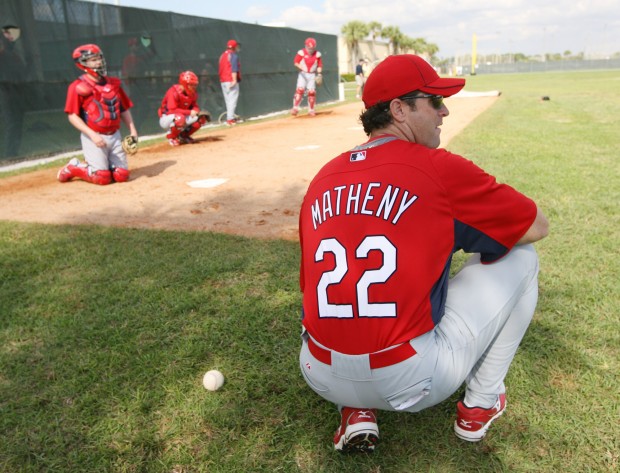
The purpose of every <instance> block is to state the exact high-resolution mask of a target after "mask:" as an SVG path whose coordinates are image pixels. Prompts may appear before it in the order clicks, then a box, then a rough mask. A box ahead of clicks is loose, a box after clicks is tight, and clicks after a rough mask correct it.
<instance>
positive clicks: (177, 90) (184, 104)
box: [157, 84, 200, 117]
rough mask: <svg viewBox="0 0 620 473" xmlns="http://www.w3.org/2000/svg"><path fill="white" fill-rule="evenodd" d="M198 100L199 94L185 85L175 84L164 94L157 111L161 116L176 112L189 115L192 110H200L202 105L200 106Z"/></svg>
mask: <svg viewBox="0 0 620 473" xmlns="http://www.w3.org/2000/svg"><path fill="white" fill-rule="evenodd" d="M197 100H198V94H197V93H196V92H190V91H187V90H185V88H184V87H183V86H181V85H179V84H174V85H173V86H172V87H170V88H169V89H168V91H167V92H166V95H164V98H163V99H162V101H161V105H160V106H159V110H158V111H157V113H158V115H159V116H160V117H161V116H162V115H168V114H175V113H180V114H181V115H189V114H190V113H191V111H192V110H195V111H196V112H199V111H200V107H198V103H197Z"/></svg>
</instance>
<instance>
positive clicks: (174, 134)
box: [166, 126, 183, 140]
mask: <svg viewBox="0 0 620 473" xmlns="http://www.w3.org/2000/svg"><path fill="white" fill-rule="evenodd" d="M182 132H183V128H176V127H174V126H173V127H172V128H170V132H169V133H168V134H167V135H166V138H168V139H169V140H176V139H177V138H178V137H179V135H180V134H181V133H182Z"/></svg>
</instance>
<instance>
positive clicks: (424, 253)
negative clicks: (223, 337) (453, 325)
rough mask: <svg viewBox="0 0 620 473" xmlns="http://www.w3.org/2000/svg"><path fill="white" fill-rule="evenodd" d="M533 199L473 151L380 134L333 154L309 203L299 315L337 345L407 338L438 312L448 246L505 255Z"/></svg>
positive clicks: (325, 341) (370, 347)
mask: <svg viewBox="0 0 620 473" xmlns="http://www.w3.org/2000/svg"><path fill="white" fill-rule="evenodd" d="M535 217H536V205H535V203H534V202H533V201H532V200H531V199H529V198H527V197H526V196H524V195H523V194H521V193H519V192H517V191H516V190H515V189H513V188H512V187H510V186H508V185H506V184H500V183H498V182H497V181H496V180H495V178H494V177H493V176H491V175H489V174H487V173H486V172H484V171H483V170H482V169H480V168H479V167H478V166H476V165H475V164H474V163H472V162H471V161H468V160H467V159H465V158H463V157H461V156H458V155H455V154H452V153H449V152H448V151H446V150H444V149H430V148H427V147H425V146H422V145H419V144H416V143H410V142H407V141H403V140H399V139H396V137H393V136H389V135H383V136H382V137H379V138H374V139H371V140H370V141H369V142H368V143H366V144H365V145H362V146H359V147H357V148H355V149H354V150H352V151H349V152H346V153H343V154H341V155H340V156H338V157H337V158H335V159H334V160H332V161H330V162H329V163H327V164H326V165H325V166H324V167H323V168H322V169H321V170H320V171H319V173H318V174H317V176H316V177H315V178H314V179H313V180H312V182H311V183H310V186H309V188H308V191H307V193H306V196H305V198H304V201H303V203H302V207H301V213H300V218H299V233H300V244H301V253H302V258H301V271H300V285H301V290H302V291H303V321H302V322H303V325H304V327H305V328H306V330H307V331H308V333H309V334H310V335H311V336H312V337H313V338H314V339H315V340H317V341H318V342H319V343H321V344H322V345H324V346H326V347H327V348H330V349H332V350H336V351H338V352H341V353H346V354H351V355H357V354H364V353H372V352H375V351H379V350H383V349H385V348H388V347H391V346H394V345H398V344H400V343H404V342H407V341H409V340H411V339H413V338H415V337H417V336H419V335H422V334H424V333H426V332H428V331H429V330H432V329H433V328H434V326H435V325H436V324H438V323H439V321H440V320H441V318H442V316H443V313H444V307H445V300H446V295H447V289H448V278H449V272H450V264H451V261H452V255H453V253H454V252H456V251H458V250H459V249H463V250H464V251H466V252H472V253H480V254H481V257H482V261H483V262H487V263H488V262H492V261H494V260H496V259H498V258H501V257H502V256H503V255H505V254H506V253H507V252H508V251H510V249H511V248H512V247H513V246H514V245H515V244H516V242H517V241H518V240H519V239H520V238H521V237H522V236H523V235H524V234H525V232H526V231H527V230H528V229H529V227H530V226H531V224H532V223H533V222H534V219H535Z"/></svg>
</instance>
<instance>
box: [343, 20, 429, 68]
mask: <svg viewBox="0 0 620 473" xmlns="http://www.w3.org/2000/svg"><path fill="white" fill-rule="evenodd" d="M340 31H341V33H342V35H343V37H344V40H345V42H346V44H347V47H348V48H349V53H350V56H351V62H352V63H353V65H355V64H356V63H357V61H358V59H359V43H360V41H363V40H365V39H366V38H367V37H368V36H370V40H371V42H370V48H371V52H372V54H373V55H375V52H374V42H375V41H376V39H377V38H382V39H386V40H388V42H389V48H390V52H391V54H400V53H413V54H426V55H428V56H429V57H433V56H434V55H435V54H437V53H438V52H439V46H437V45H436V44H434V43H428V42H426V40H425V39H424V38H411V37H409V36H407V35H406V34H404V33H403V32H402V31H401V30H400V28H399V27H398V26H392V25H387V26H383V25H382V24H381V23H379V22H378V21H371V22H370V23H364V22H362V21H359V20H353V21H350V22H349V23H346V24H345V25H343V26H342V28H341V30H340ZM375 56H376V55H375ZM374 59H376V57H375V58H374Z"/></svg>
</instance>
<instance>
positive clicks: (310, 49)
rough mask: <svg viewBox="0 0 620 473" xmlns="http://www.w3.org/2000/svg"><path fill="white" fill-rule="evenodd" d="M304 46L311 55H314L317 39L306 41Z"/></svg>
mask: <svg viewBox="0 0 620 473" xmlns="http://www.w3.org/2000/svg"><path fill="white" fill-rule="evenodd" d="M304 44H305V46H306V49H307V50H308V52H309V53H313V52H314V50H315V49H316V39H314V38H308V39H306V42H305V43H304Z"/></svg>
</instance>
